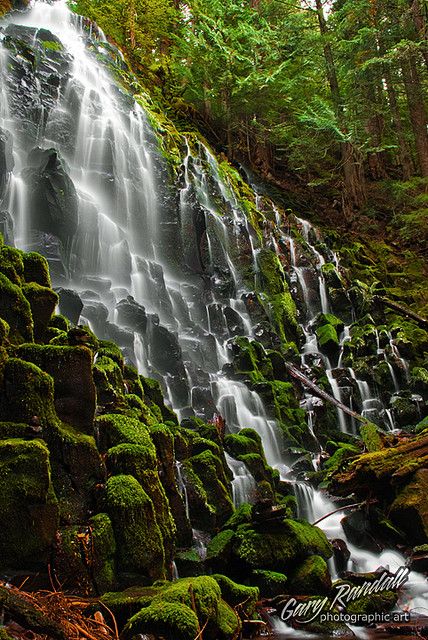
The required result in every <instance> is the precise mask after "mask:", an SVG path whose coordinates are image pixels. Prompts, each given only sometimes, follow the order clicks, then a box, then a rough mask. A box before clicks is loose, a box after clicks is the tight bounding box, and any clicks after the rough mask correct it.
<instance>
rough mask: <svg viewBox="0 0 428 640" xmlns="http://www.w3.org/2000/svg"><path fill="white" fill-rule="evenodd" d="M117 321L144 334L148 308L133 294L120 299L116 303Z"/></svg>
mask: <svg viewBox="0 0 428 640" xmlns="http://www.w3.org/2000/svg"><path fill="white" fill-rule="evenodd" d="M116 312H117V322H118V323H119V324H121V325H122V326H124V327H128V328H129V329H131V330H132V331H136V332H137V333H140V334H144V333H145V331H146V327H147V315H146V310H145V309H144V307H143V306H142V305H141V304H138V302H136V301H135V299H134V298H133V297H132V296H127V298H126V299H124V300H120V301H119V302H118V303H117V305H116Z"/></svg>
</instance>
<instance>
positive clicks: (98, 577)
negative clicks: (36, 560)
mask: <svg viewBox="0 0 428 640" xmlns="http://www.w3.org/2000/svg"><path fill="white" fill-rule="evenodd" d="M115 553H116V542H115V538H114V533H113V527H112V524H111V521H110V518H109V517H108V515H107V514H105V513H99V514H97V515H96V516H93V517H92V518H91V519H90V520H89V525H88V526H85V527H82V526H71V527H66V528H63V529H61V530H60V531H59V533H58V535H57V538H56V548H55V559H54V566H55V570H56V575H57V577H58V580H59V581H60V583H61V585H62V586H63V588H64V589H67V590H69V589H73V590H77V591H78V592H79V593H86V594H95V595H97V594H102V593H105V592H106V591H111V590H112V589H114V587H115V584H116V572H115Z"/></svg>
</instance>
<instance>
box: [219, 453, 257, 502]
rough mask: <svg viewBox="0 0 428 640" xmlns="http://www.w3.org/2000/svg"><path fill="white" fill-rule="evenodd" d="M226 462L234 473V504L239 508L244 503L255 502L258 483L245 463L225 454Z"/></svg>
mask: <svg viewBox="0 0 428 640" xmlns="http://www.w3.org/2000/svg"><path fill="white" fill-rule="evenodd" d="M225 456H226V462H227V465H228V467H229V469H231V471H232V473H233V480H232V495H233V504H234V505H235V507H239V506H240V505H241V504H243V503H244V502H249V503H251V502H253V501H254V495H255V491H256V486H257V485H256V481H255V480H254V478H253V476H252V475H251V473H250V472H249V471H248V469H247V467H246V466H245V464H244V463H243V462H240V461H239V460H235V459H234V458H232V456H230V455H229V454H228V453H225Z"/></svg>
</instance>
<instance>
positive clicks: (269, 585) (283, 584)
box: [251, 569, 287, 598]
mask: <svg viewBox="0 0 428 640" xmlns="http://www.w3.org/2000/svg"><path fill="white" fill-rule="evenodd" d="M251 582H252V583H253V584H255V585H257V586H258V588H259V590H260V594H261V596H262V597H264V598H274V597H275V596H278V595H280V594H282V593H287V576H286V575H284V574H283V573H278V572H277V571H265V570H264V569H255V570H254V571H253V572H252V574H251Z"/></svg>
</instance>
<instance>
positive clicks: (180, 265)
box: [0, 0, 419, 602]
mask: <svg viewBox="0 0 428 640" xmlns="http://www.w3.org/2000/svg"><path fill="white" fill-rule="evenodd" d="M11 20H13V21H14V22H15V23H19V24H21V25H26V26H29V27H35V28H45V29H49V30H51V31H52V33H54V34H55V35H57V36H58V38H59V39H60V40H61V42H62V43H63V44H64V46H65V49H66V50H67V52H68V53H69V54H70V55H71V57H72V60H73V62H72V66H71V70H70V77H69V78H68V80H67V82H66V83H65V85H64V86H62V87H60V89H59V91H58V96H57V100H56V104H55V107H54V108H53V109H52V110H51V111H50V112H49V113H46V111H44V110H43V109H42V110H41V114H42V115H43V116H46V120H45V119H44V118H42V117H40V120H39V121H38V122H37V123H36V125H37V126H36V128H35V134H34V138H33V139H32V140H31V143H30V144H29V143H28V142H26V141H25V140H22V139H21V137H20V136H19V135H18V134H16V135H14V134H15V132H16V131H17V130H18V127H17V125H18V122H17V121H16V119H15V118H14V115H13V113H12V110H11V108H10V105H9V104H8V91H7V89H6V87H7V77H6V76H7V53H6V51H5V50H4V49H3V48H2V47H1V46H0V52H1V53H0V70H1V73H2V78H1V83H0V91H1V93H0V126H1V127H3V128H6V129H8V130H9V131H11V132H12V134H13V135H14V155H15V170H14V172H13V174H12V175H11V177H10V182H9V189H8V194H7V200H6V204H5V207H6V208H7V209H10V210H11V212H12V213H13V216H14V219H15V231H16V243H17V244H18V246H20V247H22V248H25V247H26V246H27V245H28V243H29V240H30V235H31V234H30V232H31V225H32V220H31V217H30V215H29V212H30V211H31V206H29V200H28V196H29V194H27V193H26V188H25V183H24V181H23V179H22V175H21V173H20V172H21V170H22V169H23V168H25V166H26V156H27V152H28V151H29V150H30V148H31V147H32V146H36V145H39V146H41V147H42V148H49V147H51V146H55V147H56V148H58V149H59V150H60V152H61V155H62V156H63V157H64V158H65V160H66V161H67V164H68V167H69V170H70V176H71V178H72V179H73V182H74V184H75V186H76V188H77V191H78V194H79V230H78V233H77V234H76V237H74V238H73V239H72V240H73V242H72V248H71V252H72V254H73V257H74V259H73V261H72V262H73V265H74V266H73V267H72V268H71V271H70V272H69V274H68V277H69V279H68V280H67V282H66V284H67V285H69V286H72V287H74V288H75V289H77V290H78V291H82V290H84V289H88V284H87V282H86V281H85V277H86V276H96V277H98V278H102V280H101V281H98V285H99V291H98V292H95V293H97V294H99V296H100V299H101V301H102V302H103V303H104V304H105V305H106V306H107V308H108V310H109V321H110V322H112V323H113V322H114V321H115V306H116V303H117V302H118V300H120V299H121V298H123V297H124V294H125V295H126V294H127V293H129V294H131V295H133V296H134V298H135V300H136V301H137V302H138V303H140V304H141V305H143V306H144V307H145V309H146V312H147V314H151V318H149V321H148V335H147V338H148V339H147V340H143V339H142V337H141V335H140V334H139V333H138V332H137V333H136V332H134V331H132V332H131V340H132V345H133V350H134V357H135V359H136V360H137V362H138V365H139V368H140V371H141V372H143V373H144V374H145V375H157V377H161V380H162V383H163V385H164V389H165V391H166V393H167V395H168V397H169V399H170V402H171V404H172V405H173V407H174V408H175V409H176V410H177V412H178V414H179V416H180V417H184V416H186V415H190V414H191V413H193V412H196V414H198V413H200V414H201V415H205V406H204V405H203V403H202V404H201V403H199V402H196V401H195V400H194V398H195V397H196V395H197V393H196V392H197V391H198V390H203V391H204V392H205V393H206V394H208V401H207V402H208V403H209V401H210V400H211V401H212V402H213V405H215V409H217V411H218V412H219V413H220V415H222V416H223V417H224V418H225V419H226V422H227V425H228V428H229V429H230V430H231V431H238V430H239V429H242V428H244V427H252V428H254V429H255V430H256V431H257V432H258V433H259V434H260V435H261V437H262V439H263V444H264V448H265V452H266V458H267V461H268V463H269V464H271V465H272V466H276V467H278V468H279V469H282V468H283V465H284V456H283V450H282V442H281V434H280V432H279V430H278V427H277V426H276V424H275V422H274V421H273V420H271V419H270V418H269V417H268V416H267V414H266V411H265V408H264V406H263V403H262V401H261V399H260V397H259V396H258V395H257V394H256V393H255V392H253V391H250V390H249V389H248V387H246V386H245V385H244V384H242V383H240V382H236V381H232V380H229V379H228V378H227V377H226V376H225V375H224V374H223V373H222V372H221V368H222V366H223V365H224V364H226V363H227V362H229V359H230V355H229V351H228V349H227V341H228V339H230V337H231V334H230V332H229V329H228V326H227V323H226V322H225V312H226V310H227V309H228V308H230V309H231V310H232V311H234V312H235V314H236V316H237V319H238V321H240V322H242V326H243V331H242V332H240V333H241V334H243V335H247V336H249V337H251V336H252V335H253V328H252V326H251V321H250V318H249V316H248V314H247V311H246V309H245V306H244V304H243V303H242V300H241V299H240V296H241V294H242V293H245V291H246V289H245V285H244V283H243V282H242V280H241V277H240V275H239V273H240V272H239V270H238V269H237V268H236V266H235V264H234V261H233V259H232V256H233V254H234V252H236V250H237V248H238V247H239V242H242V240H243V238H244V240H245V242H246V246H247V249H248V256H249V264H252V265H253V266H255V267H256V265H257V246H256V242H255V240H254V238H253V235H252V233H251V230H250V228H249V223H248V220H247V218H246V217H245V215H244V213H243V211H241V210H240V208H239V205H238V203H237V202H236V198H234V195H233V192H232V191H231V189H230V188H229V187H228V186H227V185H225V184H224V183H223V181H222V180H221V179H220V175H219V172H218V168H217V164H216V161H215V159H214V158H213V156H212V154H211V153H210V152H209V150H208V149H207V148H205V147H203V146H202V145H200V147H199V148H198V149H194V148H192V144H191V142H190V141H188V140H183V144H184V146H186V145H187V147H186V149H187V153H186V157H185V159H184V163H183V175H182V187H181V190H180V194H179V203H178V207H177V209H178V211H176V212H175V214H171V217H170V218H168V216H167V213H166V212H165V210H167V209H168V207H167V206H166V205H165V206H164V204H165V202H164V200H163V199H162V198H163V197H165V193H164V192H163V191H162V179H160V178H159V175H161V177H162V178H164V174H162V169H161V168H160V164H161V161H160V159H159V157H158V155H157V149H156V145H155V144H154V143H153V140H152V139H153V134H152V132H151V129H150V126H149V124H148V121H147V118H146V115H145V113H144V110H143V109H142V108H141V107H140V106H139V105H138V104H137V103H135V102H134V101H130V100H129V99H128V98H126V97H125V96H124V95H122V94H121V92H120V91H118V90H117V87H116V86H115V85H114V83H113V82H112V80H111V78H110V76H109V75H108V73H107V72H106V71H105V69H104V67H103V66H102V65H100V64H99V62H98V61H97V60H96V58H95V57H93V56H92V55H91V54H89V53H88V51H87V49H86V46H85V40H86V34H85V32H84V31H83V30H82V25H81V23H80V22H79V20H78V19H76V18H75V17H73V16H72V14H71V13H70V12H69V10H68V8H67V5H66V2H65V0H57V2H54V3H52V4H50V3H44V2H40V1H39V2H35V4H34V6H33V8H32V9H31V11H29V12H28V13H25V14H19V15H16V14H14V15H13V17H12V18H11ZM103 41H104V38H103V37H102V36H101V38H100V43H101V44H100V46H102V42H103ZM76 96H77V97H76ZM72 98H73V100H77V102H78V110H77V114H76V113H75V112H73V111H72V110H71V107H70V102H71V99H72ZM38 99H39V100H40V102H42V98H41V96H40V95H38ZM64 114H66V115H68V116H70V117H71V120H72V121H75V125H76V127H75V130H72V131H70V136H71V137H72V138H73V144H71V150H70V148H69V147H67V146H64V145H63V144H62V142H61V140H60V139H55V138H54V137H52V136H53V131H54V128H53V127H51V126H50V125H52V123H53V122H54V121H55V119H56V118H59V117H62V116H64ZM73 119H74V120H73ZM206 166H208V167H209V168H210V172H211V178H210V180H208V177H207V170H206ZM161 196H162V197H161ZM195 201H196V202H197V207H198V209H199V210H200V212H201V220H200V222H201V225H202V226H203V227H204V230H203V233H201V236H200V237H197V238H196V237H195V242H194V239H193V238H189V236H188V234H189V233H193V230H194V226H195V225H194V217H193V208H194V202H195ZM219 202H221V207H219V205H218V203H219ZM164 209H165V210H164ZM220 209H221V210H222V211H220ZM224 211H228V215H224ZM222 212H223V213H222ZM298 223H299V225H300V226H301V229H302V234H303V236H304V238H305V241H306V243H307V248H308V250H309V252H310V253H311V255H312V261H313V264H314V266H315V271H316V274H317V280H316V288H317V291H316V292H315V293H316V295H315V296H314V295H313V294H314V292H313V291H312V290H311V289H310V287H309V286H308V284H307V277H308V275H310V268H308V267H307V266H305V265H303V264H299V256H298V255H297V252H296V247H295V242H294V240H293V239H292V238H291V237H290V236H285V240H286V241H288V246H289V248H290V263H291V269H292V271H293V274H291V275H292V276H293V275H294V277H295V280H296V281H297V283H298V284H299V286H300V287H301V290H302V294H303V298H304V301H305V303H306V310H307V312H308V316H309V318H308V320H309V323H308V322H306V323H305V326H304V331H305V335H306V336H307V340H306V343H305V346H304V348H303V353H302V361H303V362H305V358H306V357H307V356H308V355H316V356H318V357H319V361H320V362H321V363H324V364H325V357H323V356H322V354H320V353H319V350H318V345H317V340H316V335H315V334H314V332H312V331H311V329H310V326H309V325H310V321H311V320H313V319H314V317H315V315H316V314H317V313H318V312H320V311H323V312H328V311H329V310H330V303H329V300H328V293H327V288H326V283H325V278H324V276H323V274H322V266H323V265H324V264H325V262H326V260H325V257H324V256H323V254H322V253H321V252H320V251H318V249H317V248H316V247H315V246H314V244H313V243H312V242H311V235H313V234H314V235H316V230H314V228H313V227H312V226H311V225H310V224H309V223H308V222H307V221H304V220H301V219H298ZM172 228H174V229H176V228H178V229H179V233H177V234H176V235H173V236H172V237H173V241H171V239H170V236H169V235H168V233H169V230H170V229H172ZM283 236H284V234H283ZM187 239H189V242H190V245H187V244H186V240H187ZM196 239H197V240H198V243H196ZM283 239H284V238H283ZM174 240H180V244H177V246H176V245H175V244H174ZM317 240H319V238H317ZM198 244H203V245H204V247H205V250H204V251H203V255H201V256H199V257H198V261H199V262H198V264H194V262H193V261H194V259H195V256H194V252H195V246H197V245H198ZM189 246H190V248H189ZM275 246H276V247H277V250H278V251H279V248H278V244H276V245H275ZM192 248H193V251H192ZM66 262H67V264H68V261H66ZM202 263H203V264H202ZM336 264H337V260H336ZM184 267H185V268H184ZM256 270H257V269H256ZM107 281H111V286H109V285H108V284H107V285H106V286H104V285H105V284H106V282H107ZM208 281H209V282H208ZM228 282H229V284H228ZM225 283H226V284H227V286H225ZM94 287H95V285H94ZM216 310H219V312H218V313H217V315H216ZM216 317H217V319H218V318H220V321H219V322H218V323H217V322H216V321H215V320H216ZM159 327H161V328H163V329H165V330H166V331H167V333H168V335H171V336H174V337H175V339H176V344H177V349H178V350H179V351H180V357H179V365H177V368H176V370H174V371H170V370H169V369H168V367H169V363H168V364H167V365H165V367H164V369H162V370H161V367H160V361H161V356H162V353H159V350H158V351H157V350H156V348H155V346H154V345H155V343H156V333H157V332H158V331H159ZM345 338H346V335H345V336H344V340H345ZM344 340H343V344H344ZM394 346H395V345H393V344H391V350H392V353H393V355H394V356H396V357H398V356H397V353H396V351H394ZM385 358H386V356H385ZM387 362H388V365H389V366H390V367H391V369H392V371H391V376H393V374H394V371H393V367H392V365H391V364H390V363H389V361H388V360H387ZM402 365H403V366H404V364H403V363H402ZM157 371H160V374H159V373H157ZM327 375H328V378H329V380H330V384H331V387H332V392H333V394H334V395H335V397H337V398H338V399H339V398H341V391H340V388H339V386H338V384H337V381H336V379H335V378H334V376H333V374H332V369H331V367H328V371H327ZM394 375H395V374H394ZM393 379H394V378H393ZM357 383H358V381H357ZM394 384H395V382H394ZM397 385H398V381H397ZM359 386H360V385H359ZM360 393H361V399H362V401H363V402H367V401H368V400H369V399H370V398H363V395H367V393H368V392H367V389H365V387H364V386H363V385H362V386H361V390H360ZM367 410H368V408H367ZM341 414H342V412H340V413H338V420H339V423H340V427H341V429H342V430H343V431H346V430H347V424H346V418H344V416H343V415H341ZM309 415H310V414H309ZM311 419H312V418H311ZM311 427H312V423H311ZM235 462H236V461H235ZM235 462H232V460H229V466H230V468H231V470H232V473H233V474H234V481H233V482H234V484H233V490H234V494H235V495H234V497H235V500H236V502H237V503H238V502H239V501H241V500H244V497H246V496H248V495H249V493H250V491H249V486H250V484H251V480H252V479H251V477H249V475H248V474H247V471H245V470H244V471H242V468H240V469H237V468H236V466H235ZM288 479H289V478H288ZM177 483H178V486H179V489H180V492H181V494H182V496H183V499H184V503H185V506H186V514H187V516H188V517H189V516H190V515H191V514H190V513H189V502H188V498H187V489H186V486H185V483H184V481H183V478H182V475H181V469H180V467H179V464H177ZM299 492H300V494H299V497H300V500H299V509H300V512H301V514H304V513H307V514H308V517H310V518H309V519H311V518H313V519H315V520H316V519H318V518H319V517H321V516H322V515H325V514H326V513H328V512H329V511H331V510H332V507H333V508H334V506H333V505H332V504H331V503H330V502H329V501H327V500H326V499H325V497H324V496H323V495H322V494H321V493H320V492H316V491H312V490H311V489H310V487H308V485H306V484H298V485H296V493H299ZM341 517H343V514H336V515H335V516H331V517H329V518H328V519H327V520H324V521H323V522H322V523H321V524H320V526H321V528H323V529H324V530H325V531H326V533H327V535H328V536H330V537H342V538H343V537H344V533H343V529H342V527H341V525H340V519H341ZM194 545H195V548H196V549H197V551H198V553H199V554H200V556H201V558H204V557H205V553H206V541H205V539H204V536H203V535H202V534H201V533H200V532H198V531H194ZM351 553H352V558H353V561H354V562H355V563H356V565H358V568H359V570H366V569H368V568H369V567H374V564H375V563H379V558H377V557H375V556H373V555H372V554H368V553H367V552H363V551H361V550H357V549H355V548H351ZM387 559H389V561H390V562H392V561H393V560H394V561H401V560H402V559H401V558H398V556H396V555H395V556H394V557H393V558H392V556H388V558H387ZM418 581H419V578H418V579H415V585H416V586H415V589H416V588H419V587H418V586H417V585H419V582H418ZM416 597H418V596H417V595H416V594H415V599H416ZM415 602H417V600H415Z"/></svg>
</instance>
